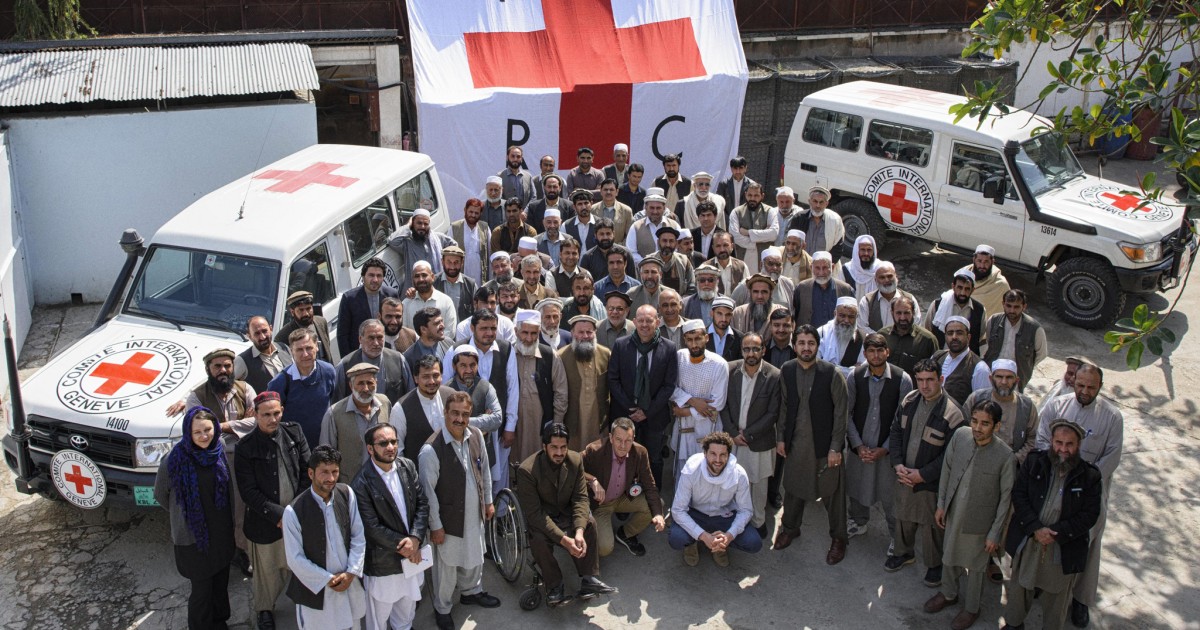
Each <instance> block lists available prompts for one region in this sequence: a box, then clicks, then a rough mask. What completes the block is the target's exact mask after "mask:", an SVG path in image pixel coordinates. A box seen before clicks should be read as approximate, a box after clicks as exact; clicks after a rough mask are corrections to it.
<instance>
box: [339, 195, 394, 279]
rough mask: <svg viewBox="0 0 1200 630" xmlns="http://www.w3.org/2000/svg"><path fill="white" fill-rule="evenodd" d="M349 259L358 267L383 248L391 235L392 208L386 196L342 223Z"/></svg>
mask: <svg viewBox="0 0 1200 630" xmlns="http://www.w3.org/2000/svg"><path fill="white" fill-rule="evenodd" d="M342 231H343V232H344V233H345V235H346V247H347V248H348V249H349V251H350V260H351V261H353V263H354V266H355V267H358V266H359V265H361V264H362V263H363V262H364V261H366V260H367V259H368V258H370V257H371V256H373V255H374V254H375V252H377V251H379V250H380V249H383V248H384V247H385V246H386V245H387V242H388V239H389V238H390V237H391V235H392V210H391V208H390V207H389V206H388V202H387V198H386V197H384V198H380V199H379V200H377V201H376V202H375V203H372V204H371V205H369V206H367V207H366V208H364V209H362V210H360V211H359V212H357V213H355V214H354V216H352V217H350V218H349V219H347V220H346V222H345V223H343V224H342Z"/></svg>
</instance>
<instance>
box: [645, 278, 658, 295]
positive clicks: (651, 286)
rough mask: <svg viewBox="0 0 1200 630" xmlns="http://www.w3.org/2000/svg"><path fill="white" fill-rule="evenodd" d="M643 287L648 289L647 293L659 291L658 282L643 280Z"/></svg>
mask: <svg viewBox="0 0 1200 630" xmlns="http://www.w3.org/2000/svg"><path fill="white" fill-rule="evenodd" d="M642 286H644V287H646V290H647V291H650V292H651V293H653V292H654V291H656V290H657V289H658V280H642Z"/></svg>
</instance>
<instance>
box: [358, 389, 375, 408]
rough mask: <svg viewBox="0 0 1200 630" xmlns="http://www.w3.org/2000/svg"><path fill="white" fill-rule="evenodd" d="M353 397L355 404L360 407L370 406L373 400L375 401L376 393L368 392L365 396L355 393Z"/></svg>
mask: <svg viewBox="0 0 1200 630" xmlns="http://www.w3.org/2000/svg"><path fill="white" fill-rule="evenodd" d="M353 396H354V402H356V403H358V404H360V405H369V404H371V402H372V401H373V400H375V392H367V393H365V394H364V393H361V392H354V394H353Z"/></svg>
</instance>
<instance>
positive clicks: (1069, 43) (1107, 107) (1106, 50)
mask: <svg viewBox="0 0 1200 630" xmlns="http://www.w3.org/2000/svg"><path fill="white" fill-rule="evenodd" d="M1198 24H1200V0H1058V1H1054V0H1049V1H1048V0H993V1H992V2H991V3H990V4H988V6H987V8H986V9H985V10H984V13H983V15H982V16H981V17H980V18H979V19H978V20H976V21H975V23H974V24H972V26H971V37H972V39H971V42H970V43H969V44H968V45H967V47H966V48H965V49H964V50H963V55H964V56H970V55H975V54H981V53H982V54H987V55H991V56H994V57H996V58H1000V57H1003V56H1005V55H1007V54H1008V53H1010V51H1011V50H1012V48H1013V46H1014V45H1026V44H1028V45H1031V46H1034V47H1035V49H1036V50H1037V51H1040V50H1042V48H1043V47H1048V48H1050V49H1052V50H1054V51H1057V52H1062V51H1066V52H1067V53H1068V54H1067V59H1066V60H1064V61H1061V62H1059V63H1057V64H1056V63H1054V62H1053V61H1051V62H1048V63H1047V68H1046V70H1047V72H1048V73H1049V74H1050V77H1051V80H1050V81H1049V82H1048V83H1047V84H1046V85H1045V86H1042V88H1041V91H1040V93H1039V94H1038V97H1037V99H1036V100H1035V101H1034V102H1032V103H1018V106H1020V107H1021V108H1023V109H1030V110H1033V109H1038V108H1039V106H1040V105H1042V104H1043V103H1044V102H1045V100H1046V98H1047V97H1049V96H1050V95H1052V94H1054V93H1056V92H1074V93H1077V94H1086V95H1087V99H1086V102H1090V103H1093V104H1092V105H1091V106H1090V107H1088V108H1087V109H1086V110H1085V109H1084V108H1083V107H1082V106H1079V105H1075V106H1071V107H1063V108H1061V109H1060V110H1059V111H1057V112H1055V113H1053V126H1054V128H1055V129H1056V130H1057V131H1060V132H1062V133H1064V134H1066V135H1067V136H1068V137H1073V138H1078V139H1080V140H1081V141H1083V142H1085V143H1087V144H1088V145H1091V144H1093V143H1095V142H1096V140H1098V139H1100V138H1102V137H1104V136H1106V135H1108V134H1112V135H1113V136H1116V137H1122V136H1126V135H1128V136H1131V137H1132V138H1133V139H1134V140H1141V139H1142V131H1141V129H1139V128H1138V127H1137V126H1136V124H1135V121H1133V120H1131V117H1132V116H1133V115H1134V114H1136V113H1138V112H1139V111H1140V110H1143V109H1145V108H1150V110H1151V111H1152V112H1153V113H1155V114H1157V115H1161V114H1162V113H1164V112H1167V111H1169V113H1170V117H1169V118H1170V125H1169V126H1168V129H1167V133H1166V134H1165V135H1163V136H1161V137H1154V138H1151V139H1150V142H1151V143H1153V144H1156V145H1159V146H1161V147H1162V151H1161V153H1159V155H1158V157H1157V160H1158V161H1159V162H1160V164H1162V166H1163V167H1164V168H1165V169H1166V170H1169V171H1173V172H1178V173H1180V174H1181V175H1183V176H1184V178H1185V181H1186V183H1187V184H1188V185H1189V188H1190V189H1191V190H1192V191H1200V118H1197V116H1196V115H1195V114H1194V113H1190V112H1188V111H1185V110H1184V109H1183V108H1184V107H1195V103H1196V102H1197V100H1196V99H1197V95H1198V94H1200V83H1198V82H1197V77H1196V75H1195V74H1194V72H1196V70H1197V68H1198V67H1197V66H1195V62H1194V61H1193V60H1195V59H1196V58H1197V56H1198V55H1197V52H1198V50H1197V48H1200V33H1198V31H1197V25H1198ZM1035 55H1036V52H1035ZM1056 56H1061V55H1056ZM1177 59H1186V60H1187V62H1186V63H1179V62H1177V61H1173V60H1177ZM1028 72H1029V68H1028V67H1026V68H1024V69H1023V70H1022V73H1021V76H1020V77H1019V78H1018V83H1021V82H1023V81H1024V80H1025V78H1026V76H1027V74H1028ZM975 88H976V89H975V93H974V94H973V95H971V96H970V97H969V100H968V102H967V103H965V104H963V105H956V106H954V107H953V108H952V109H951V113H954V114H956V115H957V116H958V118H959V119H962V118H964V117H968V116H969V117H972V118H977V119H979V123H980V124H983V120H984V119H985V118H986V117H987V116H988V115H992V114H1000V113H1006V112H1007V111H1008V108H1007V107H1006V106H1005V105H1004V104H1003V103H1002V102H1001V99H1003V98H1004V97H1006V96H1008V95H1007V94H1005V93H1004V92H1002V91H1001V89H1000V87H999V85H998V84H996V83H989V82H979V83H978V84H977V85H976V86H975ZM1079 100H1084V99H1079ZM1130 192H1132V193H1133V194H1137V195H1140V196H1141V197H1142V198H1143V199H1144V200H1146V201H1149V200H1155V201H1158V202H1160V203H1170V202H1173V200H1166V201H1164V199H1163V190H1162V188H1160V187H1156V186H1155V178H1154V174H1153V173H1150V174H1148V175H1147V176H1146V177H1145V178H1144V179H1143V180H1142V182H1140V190H1138V191H1130ZM1176 253H1177V254H1178V253H1179V251H1178V250H1177V251H1176ZM1182 283H1183V284H1184V285H1186V283H1187V278H1186V277H1185V278H1184V279H1183V280H1182ZM1180 294H1182V288H1181V289H1180ZM1178 301H1179V300H1178V297H1176V299H1175V300H1174V301H1173V302H1172V303H1171V305H1170V307H1169V308H1168V309H1167V310H1166V311H1164V312H1157V311H1151V310H1150V309H1149V308H1148V307H1147V306H1146V305H1144V304H1143V305H1140V306H1138V307H1137V308H1136V309H1134V312H1133V316H1132V317H1130V318H1125V319H1122V320H1120V321H1118V322H1117V327H1118V330H1114V331H1110V332H1109V333H1108V334H1106V335H1105V337H1104V340H1105V343H1106V344H1107V345H1109V346H1110V348H1111V349H1112V351H1113V352H1118V351H1120V350H1125V353H1126V354H1125V360H1126V364H1127V365H1128V366H1129V367H1130V369H1137V368H1138V367H1139V366H1140V365H1141V363H1142V355H1143V353H1144V351H1145V350H1146V349H1149V350H1150V352H1151V353H1153V354H1156V355H1157V354H1162V351H1163V344H1164V343H1174V342H1175V340H1176V335H1175V333H1174V332H1172V331H1171V330H1170V329H1168V328H1167V327H1165V326H1164V325H1163V321H1164V320H1165V319H1166V317H1167V316H1168V315H1169V314H1170V313H1171V311H1172V310H1174V308H1175V305H1176V304H1177V303H1178Z"/></svg>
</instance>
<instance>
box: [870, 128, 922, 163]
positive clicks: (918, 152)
mask: <svg viewBox="0 0 1200 630" xmlns="http://www.w3.org/2000/svg"><path fill="white" fill-rule="evenodd" d="M932 145H933V132H932V131H929V130H928V129H921V128H920V127H909V126H907V125H899V124H896V123H890V122H884V121H882V120H873V121H871V126H870V128H869V129H868V130H867V155H873V156H875V157H881V158H884V159H887V160H895V161H897V162H904V163H906V164H912V165H913V166H918V167H924V166H927V165H928V164H929V152H930V147H932Z"/></svg>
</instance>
